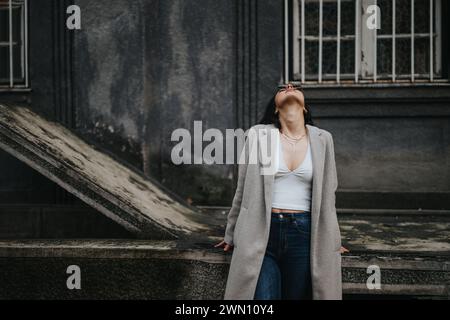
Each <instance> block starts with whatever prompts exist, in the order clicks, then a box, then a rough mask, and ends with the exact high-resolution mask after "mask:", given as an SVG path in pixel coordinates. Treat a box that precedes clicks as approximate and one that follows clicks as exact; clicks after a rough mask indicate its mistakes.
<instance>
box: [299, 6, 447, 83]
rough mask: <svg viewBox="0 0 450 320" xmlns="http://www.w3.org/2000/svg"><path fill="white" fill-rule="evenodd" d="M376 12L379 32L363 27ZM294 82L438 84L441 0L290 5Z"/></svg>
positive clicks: (440, 74)
mask: <svg viewBox="0 0 450 320" xmlns="http://www.w3.org/2000/svg"><path fill="white" fill-rule="evenodd" d="M371 5H377V6H378V7H379V8H380V15H379V16H378V19H379V21H380V28H379V29H373V30H371V29H370V28H368V27H367V24H366V22H367V20H368V18H369V16H370V15H371V13H367V8H368V7H369V6H371ZM292 8H293V16H292V21H293V24H292V25H293V32H292V33H291V34H292V35H293V48H292V49H293V65H292V68H293V70H292V74H293V77H294V80H297V81H301V82H303V83H316V84H317V83H319V84H320V83H337V84H339V83H399V82H438V81H444V80H443V79H441V77H442V51H441V46H442V30H441V29H442V27H441V12H442V10H441V0H293V6H292Z"/></svg>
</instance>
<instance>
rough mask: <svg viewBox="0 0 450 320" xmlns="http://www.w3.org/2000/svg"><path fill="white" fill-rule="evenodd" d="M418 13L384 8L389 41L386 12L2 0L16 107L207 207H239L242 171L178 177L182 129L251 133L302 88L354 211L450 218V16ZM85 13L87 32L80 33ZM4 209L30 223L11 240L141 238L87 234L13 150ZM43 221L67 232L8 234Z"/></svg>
mask: <svg viewBox="0 0 450 320" xmlns="http://www.w3.org/2000/svg"><path fill="white" fill-rule="evenodd" d="M413 3H414V4H411V1H402V0H397V1H396V7H393V5H392V1H381V0H378V2H377V3H376V4H377V5H378V6H379V7H380V9H381V11H380V12H379V13H380V14H381V18H380V20H379V21H380V23H381V24H380V27H381V29H378V31H374V30H372V29H370V28H369V27H368V26H367V25H366V23H368V19H369V18H370V15H371V13H370V12H371V11H370V10H369V7H370V5H373V4H375V1H370V0H354V1H349V0H341V1H338V0H336V1H319V0H314V1H312V0H306V1H302V0H286V1H284V0H233V1H230V0H226V1H225V0H195V1H193V0H191V1H187V0H170V1H162V0H133V1H129V0H114V1H107V0H77V1H68V0H28V1H25V0H20V1H19V0H17V1H14V3H12V2H10V1H8V0H0V50H1V51H0V60H1V61H0V66H1V68H0V104H13V105H23V106H26V107H28V108H30V109H31V110H32V111H34V112H36V113H38V114H40V115H42V116H44V117H45V118H47V119H49V120H52V121H56V122H58V123H61V124H62V125H64V126H65V127H67V128H69V129H70V130H72V131H73V132H75V133H76V134H77V135H78V136H80V137H82V138H83V139H85V140H86V141H88V142H89V143H91V144H92V145H94V146H95V147H96V148H98V149H99V150H102V152H105V153H108V154H111V155H112V156H114V157H115V158H117V159H119V160H120V161H123V162H124V163H127V165H130V166H132V167H134V168H136V169H138V170H140V171H142V172H143V173H144V174H145V175H148V176H150V177H152V178H153V179H155V180H157V181H158V182H160V183H161V184H162V185H164V186H165V187H166V188H167V189H169V190H171V191H172V192H174V193H175V194H177V195H178V196H180V197H181V198H182V199H184V200H187V201H188V202H190V203H192V204H193V205H199V206H219V207H222V206H225V207H226V206H229V205H230V204H231V200H232V197H233V194H234V186H235V177H236V168H235V166H232V165H205V164H203V165H178V166H177V165H174V164H173V163H172V161H171V150H172V148H173V146H174V145H175V144H176V143H175V142H173V141H171V134H172V132H173V131H174V130H175V129H177V128H186V129H188V130H189V131H191V132H193V127H194V121H202V124H203V128H204V130H206V129H209V128H217V129H219V130H222V131H223V132H225V129H232V128H244V129H246V128H249V127H250V126H252V125H253V124H256V123H257V122H258V120H259V119H260V118H261V116H262V115H263V113H264V110H265V107H266V104H267V102H268V101H269V99H270V98H271V96H272V95H273V94H274V93H275V91H276V89H277V87H278V85H280V84H281V83H283V82H285V81H286V80H289V81H294V82H300V83H303V87H304V91H305V96H306V101H307V103H308V104H309V106H310V108H311V110H312V115H313V119H314V121H315V123H316V125H317V126H319V127H321V128H324V129H326V130H328V131H330V132H331V133H332V134H333V137H334V143H335V151H336V161H337V168H338V179H339V187H338V192H337V207H338V208H340V209H354V210H368V209H383V210H384V209H386V210H402V209H405V210H410V209H414V210H416V209H423V210H424V212H426V211H427V210H449V209H450V83H449V80H450V78H449V77H450V73H449V61H448V60H449V58H448V57H449V50H450V49H449V38H450V37H449V32H450V26H449V23H448V19H446V18H445V17H447V16H448V15H449V14H450V8H449V4H448V1H445V0H442V1H439V0H433V1H430V0H415V1H413ZM71 5H77V6H79V8H80V17H81V29H80V30H77V29H75V30H71V29H68V28H67V26H66V22H67V18H68V17H70V16H71V15H72V14H73V13H67V8H68V7H69V6H71ZM358 8H359V9H358ZM11 10H12V14H10V11H11ZM367 10H369V11H367ZM360 12H361V14H359V13H360ZM368 12H369V13H368ZM394 12H395V14H393V13H394ZM9 17H12V22H11V23H10V19H9ZM10 26H12V27H13V32H10ZM11 52H12V55H11ZM12 69H14V70H13V71H12ZM0 203H1V207H2V211H3V214H4V219H3V221H6V220H8V221H10V218H9V217H13V216H14V217H15V219H16V220H14V221H13V222H10V224H8V225H7V226H4V227H3V228H2V229H1V230H2V232H1V233H2V234H0V238H1V237H12V238H20V237H23V236H24V235H25V237H36V236H37V237H49V238H58V237H63V236H66V237H67V235H70V236H73V237H96V236H98V237H110V238H112V237H132V236H131V235H130V234H128V233H127V231H125V230H123V229H121V228H120V227H118V226H117V225H115V224H113V223H111V222H110V221H109V220H108V219H106V218H103V217H102V216H97V215H96V212H95V210H90V209H87V208H86V209H83V210H85V211H86V212H84V211H83V217H84V219H86V220H84V222H83V223H81V222H80V220H79V219H76V218H74V217H73V214H72V211H73V209H71V208H75V207H76V208H78V206H79V205H80V204H81V202H80V200H78V199H77V197H76V196H74V195H72V194H71V193H69V192H67V191H65V190H64V189H63V188H61V187H60V186H58V185H57V184H55V183H53V182H51V181H50V180H48V179H47V178H45V177H44V176H42V175H41V174H39V173H38V172H36V171H34V170H33V169H31V168H29V167H28V166H27V165H25V164H23V163H22V162H21V161H19V160H17V159H16V158H14V157H12V156H11V155H9V154H8V153H7V152H4V151H0ZM17 206H19V207H17ZM18 208H19V209H18ZM55 208H64V210H62V209H61V210H59V209H58V210H59V211H60V212H62V211H64V212H65V214H64V217H68V216H70V217H71V219H72V220H70V221H72V222H73V223H72V224H70V223H67V224H61V221H60V220H61V219H62V218H61V217H62V216H58V215H56V214H54V211H55ZM36 210H38V211H36ZM76 210H78V209H76ZM36 212H39V215H40V217H41V218H40V219H44V220H45V221H48V222H49V223H50V225H52V226H54V228H53V229H52V228H51V227H49V228H48V229H46V230H44V231H42V230H40V231H33V232H32V233H33V234H31V233H30V232H28V231H27V232H23V231H21V229H20V228H17V230H16V229H8V230H6V229H7V228H10V227H11V226H13V225H15V224H16V223H17V224H22V225H26V224H29V225H33V224H34V223H35V222H33V221H35V220H34V219H36ZM386 212H388V211H386ZM424 214H426V213H424ZM5 217H8V218H5ZM422 218H423V217H422ZM58 219H59V220H58ZM86 221H88V222H86ZM61 225H64V226H65V227H66V228H67V229H66V233H64V232H58V231H57V230H59V229H58V227H57V226H59V227H60V226H61ZM32 229H33V227H32V226H31V227H30V228H29V229H27V230H32ZM30 234H31V235H30Z"/></svg>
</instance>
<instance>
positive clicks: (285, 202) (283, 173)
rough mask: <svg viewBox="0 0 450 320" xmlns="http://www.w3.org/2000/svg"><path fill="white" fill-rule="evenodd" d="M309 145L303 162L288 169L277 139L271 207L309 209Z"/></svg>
mask: <svg viewBox="0 0 450 320" xmlns="http://www.w3.org/2000/svg"><path fill="white" fill-rule="evenodd" d="M312 178H313V169H312V158H311V146H310V142H309V141H308V149H307V152H306V156H305V159H304V160H303V162H302V163H301V164H300V165H299V166H298V167H297V168H296V169H295V170H293V171H290V170H289V169H288V167H287V165H286V163H285V161H284V156H283V148H282V145H281V141H280V139H278V169H277V172H276V174H275V180H274V185H273V195H272V208H278V209H290V210H304V211H311V195H312Z"/></svg>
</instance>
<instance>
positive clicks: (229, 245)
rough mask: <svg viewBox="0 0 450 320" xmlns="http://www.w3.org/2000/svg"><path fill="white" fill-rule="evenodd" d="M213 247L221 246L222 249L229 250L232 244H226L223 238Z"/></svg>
mask: <svg viewBox="0 0 450 320" xmlns="http://www.w3.org/2000/svg"><path fill="white" fill-rule="evenodd" d="M214 247H215V248H222V247H223V251H230V250H232V249H233V246H232V245H231V244H228V243H226V242H225V240H222V241H220V242H219V243H218V244H216V245H214Z"/></svg>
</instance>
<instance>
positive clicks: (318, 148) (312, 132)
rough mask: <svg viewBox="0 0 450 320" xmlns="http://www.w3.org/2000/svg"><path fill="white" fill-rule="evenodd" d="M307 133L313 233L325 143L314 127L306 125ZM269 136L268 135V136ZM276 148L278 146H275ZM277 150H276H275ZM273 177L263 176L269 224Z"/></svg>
mask: <svg viewBox="0 0 450 320" xmlns="http://www.w3.org/2000/svg"><path fill="white" fill-rule="evenodd" d="M306 127H307V128H308V132H309V143H310V145H311V157H312V163H313V186H312V201H311V224H312V225H311V229H312V232H314V231H315V230H316V229H317V224H318V221H319V213H320V203H321V198H322V188H321V185H322V180H323V170H324V164H325V141H324V139H323V136H322V133H321V131H320V130H319V129H318V128H317V127H316V126H312V125H309V124H307V125H306ZM274 128H275V127H274V126H273V125H270V126H268V129H274ZM269 136H270V135H269ZM277 148H278V145H277ZM277 150H278V149H277ZM272 156H273V159H272V161H276V158H275V157H277V156H278V153H277V152H273V153H272ZM274 178H275V176H274V175H273V174H271V175H264V199H265V204H266V219H267V222H269V219H270V213H271V211H272V191H273V182H274Z"/></svg>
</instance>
